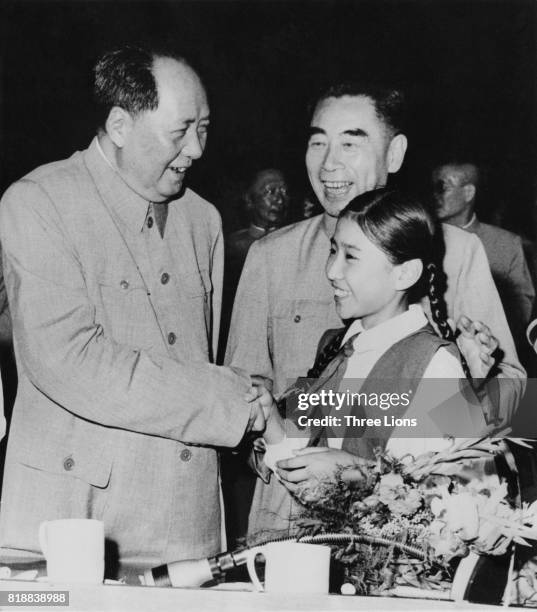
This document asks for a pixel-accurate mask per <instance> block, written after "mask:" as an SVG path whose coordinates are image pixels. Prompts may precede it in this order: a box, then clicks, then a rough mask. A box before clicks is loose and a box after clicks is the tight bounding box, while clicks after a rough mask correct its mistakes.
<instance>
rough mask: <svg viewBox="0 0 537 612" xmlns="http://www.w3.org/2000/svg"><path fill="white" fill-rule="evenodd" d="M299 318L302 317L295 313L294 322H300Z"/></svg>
mask: <svg viewBox="0 0 537 612" xmlns="http://www.w3.org/2000/svg"><path fill="white" fill-rule="evenodd" d="M301 319H302V317H301V316H300V315H296V317H295V319H294V321H295V323H300V320H301Z"/></svg>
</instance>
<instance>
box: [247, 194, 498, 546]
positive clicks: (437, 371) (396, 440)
mask: <svg viewBox="0 0 537 612" xmlns="http://www.w3.org/2000/svg"><path fill="white" fill-rule="evenodd" d="M435 246H436V245H435V224H434V222H433V220H432V218H431V216H430V214H429V213H428V211H427V210H426V209H425V208H424V206H423V205H422V204H421V203H420V202H418V201H416V200H414V199H412V198H410V197H407V196H405V195H403V194H401V193H399V192H397V191H393V190H388V189H377V190H375V191H371V192H367V193H364V194H362V195H360V196H358V197H357V198H355V199H354V200H352V201H351V202H350V203H349V205H348V206H347V207H346V208H345V209H344V211H343V212H342V213H341V215H340V217H339V219H338V222H337V226H336V230H335V233H334V236H333V238H332V241H331V249H330V255H329V257H328V261H327V265H326V273H327V276H328V279H329V281H330V283H331V285H332V287H333V290H334V300H335V303H336V308H337V312H338V314H339V316H340V317H341V319H342V320H344V321H347V323H348V324H347V326H346V327H345V328H343V329H341V330H329V331H328V332H326V333H325V334H324V335H323V337H322V339H321V342H320V344H319V350H318V356H317V359H316V362H315V364H314V367H313V368H312V369H311V370H310V372H309V373H308V377H310V378H320V379H327V377H329V376H330V374H329V372H333V371H334V364H335V362H336V360H339V362H341V357H340V356H338V355H341V353H340V348H341V347H342V346H344V345H345V351H346V352H347V358H346V363H344V364H343V366H342V367H344V374H343V378H345V379H347V382H348V383H350V382H351V379H352V381H353V382H356V381H358V380H359V381H360V383H361V387H360V388H359V392H360V393H367V394H370V393H377V394H380V393H382V392H386V391H388V392H390V393H397V394H398V395H399V396H400V395H401V394H402V393H405V392H408V391H409V386H411V387H413V388H411V389H410V396H411V398H413V399H412V400H411V402H410V406H408V407H407V408H401V407H399V409H398V410H399V412H397V410H396V411H395V412H397V414H398V416H409V415H411V414H412V415H417V416H418V417H419V418H421V419H422V420H423V419H425V418H426V415H427V414H430V413H433V412H434V408H435V407H438V406H440V404H443V405H442V406H441V408H442V409H443V408H444V401H446V402H447V400H448V399H449V397H451V399H453V395H457V393H458V392H459V380H460V379H464V378H465V377H466V376H467V374H468V372H467V369H466V364H465V363H464V361H463V359H462V358H461V356H460V353H459V351H458V348H457V346H456V344H455V342H454V335H453V332H452V330H451V327H450V326H449V325H448V323H447V320H446V308H445V304H444V301H443V298H442V296H443V288H442V277H443V273H442V270H441V267H440V266H439V265H438V264H437V261H439V260H441V258H440V257H439V256H437V255H436V254H435V253H436V250H437V249H436V248H435ZM424 295H428V297H429V303H430V307H431V315H432V320H433V321H434V323H435V325H436V327H437V328H438V330H439V331H440V334H441V335H438V334H437V333H436V332H435V329H434V328H433V326H432V325H431V324H430V323H429V322H428V320H427V318H426V316H425V313H424V310H423V308H422V306H421V305H420V300H421V298H422V297H423V296H424ZM465 370H466V371H465ZM332 377H333V376H332ZM427 378H429V379H431V378H432V379H448V381H447V382H449V381H451V382H452V383H453V384H452V385H451V386H450V385H449V384H448V393H447V395H446V393H444V394H443V392H442V391H441V390H439V392H438V393H436V386H435V387H434V390H435V393H434V397H431V393H430V392H429V397H423V394H422V397H421V398H420V387H421V386H422V383H421V381H422V379H427ZM383 381H385V382H384V384H383ZM346 386H347V385H346V384H345V385H343V386H340V387H339V389H340V390H344V389H345V388H346ZM335 390H336V391H337V389H335ZM356 390H357V389H354V388H353V392H354V391H356ZM311 391H312V389H311V388H310V389H309V392H311ZM457 399H458V400H460V401H455V402H451V403H449V407H453V406H456V408H455V410H456V413H454V414H453V415H447V417H444V419H443V421H442V419H440V423H442V422H443V423H444V424H446V423H448V424H449V423H450V417H451V418H455V419H457V420H458V423H459V422H460V421H463V422H466V420H467V421H468V427H469V428H470V430H466V429H462V430H461V431H465V433H466V431H468V435H472V433H476V432H477V431H478V430H480V429H485V427H486V424H485V421H484V419H483V416H482V413H481V412H480V407H479V405H477V406H475V405H474V406H473V408H477V412H476V410H473V413H472V414H470V411H471V410H472V406H470V404H469V403H467V402H466V401H465V400H464V399H463V398H462V397H458V398H457ZM431 404H434V405H431ZM445 405H448V404H445ZM351 410H354V408H352V407H351ZM420 410H421V411H422V413H420V412H419V411H420ZM416 411H418V412H416ZM393 412H394V410H392V409H390V410H389V411H388V412H387V414H390V413H393ZM322 414H327V412H326V410H325V411H324V412H323V413H322ZM333 414H338V416H340V417H341V412H338V413H336V412H335V411H334V412H333ZM362 414H363V413H362ZM378 414H379V412H378V410H377V412H376V414H375V416H378ZM364 416H370V415H369V414H368V413H367V409H366V413H365V415H364ZM291 420H293V419H291ZM294 420H295V421H296V419H294ZM451 424H452V423H451ZM289 425H290V424H289V423H287V431H289ZM461 426H462V423H461ZM441 427H442V425H440V429H441ZM284 428H285V424H284V423H283V421H282V420H281V418H280V417H279V416H278V414H277V411H276V410H273V416H272V417H271V418H270V419H269V422H268V426H267V431H266V432H265V434H264V439H265V442H266V444H267V454H266V456H265V457H266V460H265V462H264V463H258V472H259V474H260V475H261V476H264V477H265V482H264V483H263V482H262V481H258V484H257V487H256V492H255V495H254V500H253V504H252V509H251V512H250V521H249V529H248V532H249V534H251V535H254V534H257V535H256V539H257V537H259V536H260V534H261V533H262V532H264V535H265V536H267V532H272V533H273V532H274V531H280V530H287V529H289V528H290V527H292V520H291V519H292V518H293V516H294V515H295V514H296V512H297V511H298V509H299V507H298V506H297V505H296V504H294V503H293V501H292V497H291V496H290V495H289V494H288V491H290V492H291V493H296V492H297V489H302V488H304V487H310V488H313V487H314V485H315V483H316V482H318V479H322V478H331V477H333V476H334V474H335V473H336V471H337V470H338V469H339V468H340V467H341V466H359V465H360V464H363V462H364V461H365V462H367V461H370V460H373V459H374V458H375V449H376V448H378V446H379V445H380V446H381V447H383V448H384V449H385V450H387V451H389V452H391V453H392V454H394V455H399V456H401V455H404V454H407V453H410V454H413V455H418V454H421V453H423V452H426V451H428V450H439V449H440V448H442V447H445V446H446V443H447V441H446V439H442V433H446V432H442V431H441V430H440V431H438V434H437V435H438V437H434V438H433V437H430V438H411V437H397V430H395V433H392V436H391V437H390V432H389V431H388V432H386V428H384V427H381V428H380V429H382V430H383V431H382V432H380V429H379V430H378V433H379V437H378V438H377V437H375V435H374V432H373V435H371V432H369V435H362V436H361V437H357V436H356V430H353V431H349V432H348V435H345V428H344V427H343V428H341V427H338V428H336V429H332V432H335V433H336V435H340V434H341V432H343V435H340V437H329V436H330V435H331V434H330V433H327V430H325V431H324V434H323V431H320V432H317V433H315V432H312V433H311V434H310V440H309V445H308V447H307V448H303V449H302V450H298V451H297V450H294V452H293V447H294V449H296V448H298V447H305V446H306V443H307V439H306V440H304V439H303V438H302V439H300V438H293V437H288V438H285V436H284ZM399 431H401V430H399ZM421 431H423V429H422V430H421ZM332 435H333V433H332ZM382 437H383V439H381V438H382ZM316 444H317V445H318V446H315V445H316ZM282 455H283V456H286V457H287V458H284V459H282ZM278 459H280V460H278ZM275 462H277V465H274V464H275ZM266 465H268V466H269V467H271V468H272V469H273V470H274V472H275V474H276V476H277V478H272V479H270V482H268V480H269V479H268V478H267V471H266V470H265V469H264V468H265V467H266ZM279 481H280V482H279ZM261 539H262V538H261Z"/></svg>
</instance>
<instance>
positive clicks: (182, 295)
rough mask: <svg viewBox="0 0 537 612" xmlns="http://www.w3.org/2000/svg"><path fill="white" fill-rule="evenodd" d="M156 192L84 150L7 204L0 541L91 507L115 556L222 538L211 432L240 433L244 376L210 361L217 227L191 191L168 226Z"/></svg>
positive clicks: (15, 546) (23, 545)
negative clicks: (7, 372) (7, 417)
mask: <svg viewBox="0 0 537 612" xmlns="http://www.w3.org/2000/svg"><path fill="white" fill-rule="evenodd" d="M151 215H152V206H151V205H150V203H149V202H147V201H145V200H143V199H142V198H140V197H139V196H138V195H136V194H135V193H134V192H132V191H131V190H130V189H129V188H128V187H127V186H126V184H125V183H123V181H122V180H121V178H120V177H119V175H118V174H117V173H116V172H115V171H114V170H113V168H112V167H111V166H110V165H109V164H108V163H107V161H106V159H105V158H104V157H103V156H102V154H101V152H100V151H99V149H98V147H97V143H96V141H95V140H94V141H93V143H92V144H91V146H90V147H89V149H87V150H86V151H84V152H81V153H75V154H74V155H73V156H72V157H71V158H69V159H67V160H64V161H61V162H56V163H53V164H48V165H46V166H43V167H41V168H38V169H37V170H35V171H33V172H32V173H30V174H29V175H27V176H26V177H24V178H23V179H22V180H20V181H18V182H17V183H15V184H14V185H12V186H11V188H10V189H9V190H8V191H7V192H6V194H5V196H4V198H3V200H2V203H1V206H0V234H1V241H2V245H3V249H4V270H5V282H6V286H7V291H8V296H9V300H10V306H11V312H12V317H13V330H14V343H15V351H16V359H17V366H18V373H19V389H18V393H17V399H16V404H15V408H14V414H13V421H12V425H11V432H10V435H9V443H8V451H7V460H6V468H5V479H4V487H3V491H2V508H1V512H0V540H1V546H2V547H3V548H4V549H9V550H11V551H13V550H18V551H21V553H25V552H28V551H34V552H35V551H39V545H38V538H37V531H38V526H39V524H40V522H41V521H44V520H50V519H57V518H69V517H91V518H96V519H101V520H103V521H104V523H105V532H106V537H107V538H108V539H109V540H110V541H111V545H112V548H114V547H116V548H117V551H118V553H119V557H120V559H122V560H123V561H129V560H136V561H137V562H138V563H146V564H147V565H156V564H159V563H162V562H165V561H172V560H176V559H183V558H196V557H201V556H206V555H209V554H212V553H215V552H217V551H218V550H219V549H220V542H221V540H220V504H219V481H218V458H217V452H216V450H215V449H214V447H215V446H220V445H222V446H234V445H236V444H237V443H238V442H239V441H240V439H241V437H242V435H243V433H244V430H245V427H246V424H247V421H248V417H249V407H248V405H247V404H246V403H245V401H244V400H243V397H244V394H245V392H246V390H247V389H248V388H249V380H248V379H247V378H246V377H244V376H240V375H237V374H236V373H234V372H233V371H232V370H230V369H228V368H221V367H217V366H215V365H212V364H210V363H209V362H210V360H211V354H214V350H215V346H216V337H217V334H218V320H219V313H220V300H221V288H222V287H221V284H222V235H221V225H220V218H219V215H218V213H217V212H216V210H215V209H214V208H213V207H212V206H211V205H210V204H209V203H207V202H205V201H204V200H203V199H201V198H200V197H198V196H197V195H196V194H195V193H193V192H192V191H189V190H187V191H186V193H185V194H184V195H183V196H182V197H180V198H179V199H177V200H175V201H173V202H171V203H170V205H169V213H168V219H167V224H166V231H165V234H164V238H161V237H160V235H159V234H158V230H157V228H156V224H154V223H152V221H149V219H150V217H151Z"/></svg>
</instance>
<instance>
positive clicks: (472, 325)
mask: <svg viewBox="0 0 537 612" xmlns="http://www.w3.org/2000/svg"><path fill="white" fill-rule="evenodd" d="M457 329H458V330H459V331H460V334H459V336H458V337H457V345H458V347H459V350H460V351H461V353H462V354H463V355H464V358H465V359H466V363H467V364H468V368H469V369H470V374H471V375H472V378H486V377H487V376H488V374H489V372H490V370H491V369H492V368H493V366H494V364H495V363H496V361H495V359H494V357H493V356H492V354H493V353H494V352H495V351H496V349H497V348H498V340H496V338H495V337H494V336H493V335H492V333H491V331H490V329H489V327H488V326H487V325H485V324H484V323H481V321H471V320H470V319H469V318H468V317H466V316H464V315H462V316H461V317H459V320H458V321H457Z"/></svg>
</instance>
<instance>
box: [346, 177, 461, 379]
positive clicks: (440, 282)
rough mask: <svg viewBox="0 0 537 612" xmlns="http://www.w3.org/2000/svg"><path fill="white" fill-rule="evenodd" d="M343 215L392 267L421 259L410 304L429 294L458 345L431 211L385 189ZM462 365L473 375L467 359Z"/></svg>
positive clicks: (435, 314)
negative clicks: (448, 310)
mask: <svg viewBox="0 0 537 612" xmlns="http://www.w3.org/2000/svg"><path fill="white" fill-rule="evenodd" d="M340 216H341V217H345V218H347V219H352V220H354V221H356V223H358V225H359V226H360V229H361V230H362V231H363V232H364V234H365V235H366V236H367V238H368V239H369V240H371V242H373V243H374V244H375V245H376V246H377V247H378V248H379V249H381V250H382V251H384V253H385V254H386V256H387V257H388V259H389V260H390V262H391V263H392V264H394V265H399V264H402V263H404V262H405V261H409V260H410V259H421V261H422V262H423V272H422V274H421V277H420V279H419V280H418V282H417V283H416V284H415V285H414V286H413V287H411V288H410V289H409V291H408V299H409V302H411V303H413V302H417V301H419V300H420V299H421V298H422V297H423V296H425V295H427V296H428V297H429V303H430V305H431V314H432V318H433V321H434V323H435V324H436V326H437V327H438V330H439V331H440V334H441V336H442V338H444V339H445V340H450V341H453V342H454V341H455V334H454V333H453V330H452V329H451V327H450V326H449V324H448V322H447V307H446V302H445V300H444V293H445V290H446V275H445V273H444V271H443V269H442V260H443V255H444V253H443V243H444V241H443V237H442V233H441V230H440V227H439V225H438V224H437V223H436V222H435V221H434V219H433V217H432V215H431V214H430V213H429V211H428V210H427V208H426V207H425V206H424V205H423V204H422V203H421V202H420V201H419V200H418V199H416V198H414V197H412V196H410V195H408V194H404V193H402V192H400V191H398V190H394V189H386V188H382V189H375V190H373V191H368V192H367V193H364V194H362V195H359V196H358V197H356V198H354V199H353V200H351V201H350V202H349V204H348V205H347V207H346V208H345V209H344V210H343V211H342V213H341V215H340ZM462 365H463V368H464V371H465V374H466V375H467V376H469V372H468V366H467V364H466V362H465V361H464V359H463V360H462Z"/></svg>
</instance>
